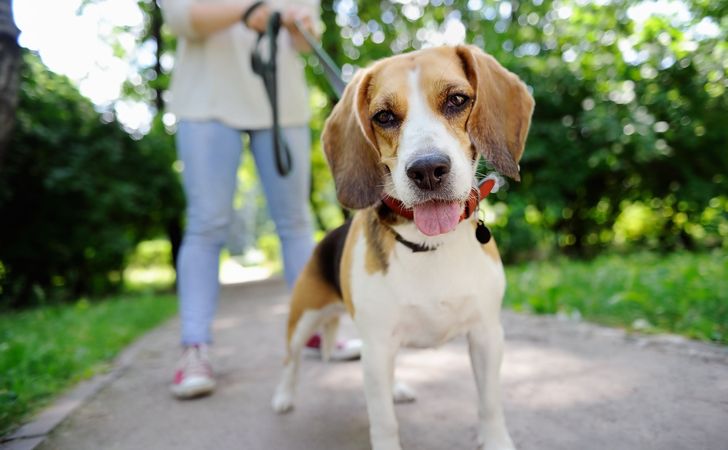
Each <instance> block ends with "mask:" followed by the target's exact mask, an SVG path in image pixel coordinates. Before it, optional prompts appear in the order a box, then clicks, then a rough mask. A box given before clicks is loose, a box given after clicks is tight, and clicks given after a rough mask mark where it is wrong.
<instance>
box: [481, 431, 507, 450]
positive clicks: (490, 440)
mask: <svg viewBox="0 0 728 450" xmlns="http://www.w3.org/2000/svg"><path fill="white" fill-rule="evenodd" d="M478 450H516V446H515V445H513V440H512V439H511V436H510V435H509V434H508V431H507V430H506V429H505V428H500V429H499V428H495V429H492V428H491V429H490V430H488V429H487V428H485V427H484V428H483V429H481V430H480V432H479V433H478Z"/></svg>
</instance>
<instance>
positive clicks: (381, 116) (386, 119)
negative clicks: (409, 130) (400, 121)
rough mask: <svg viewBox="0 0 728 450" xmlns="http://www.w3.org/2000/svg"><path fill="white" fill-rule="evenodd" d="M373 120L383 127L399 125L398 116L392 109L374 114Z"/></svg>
mask: <svg viewBox="0 0 728 450" xmlns="http://www.w3.org/2000/svg"><path fill="white" fill-rule="evenodd" d="M372 120H373V121H375V122H376V123H377V124H379V125H380V126H382V127H392V126H395V125H397V116H395V115H394V113H393V112H392V111H389V110H384V111H379V112H378V113H376V114H374V117H372Z"/></svg>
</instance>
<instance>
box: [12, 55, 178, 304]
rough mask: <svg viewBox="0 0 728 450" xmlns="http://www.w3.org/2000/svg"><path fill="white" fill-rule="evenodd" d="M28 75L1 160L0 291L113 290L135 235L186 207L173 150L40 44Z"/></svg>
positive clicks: (25, 299) (20, 299)
mask: <svg viewBox="0 0 728 450" xmlns="http://www.w3.org/2000/svg"><path fill="white" fill-rule="evenodd" d="M21 80H22V81H21V91H20V103H19V106H18V112H17V127H16V131H15V133H14V136H13V138H12V140H11V142H10V146H9V148H8V152H7V155H6V158H5V164H4V165H3V167H2V169H0V216H1V217H3V220H2V221H0V299H2V302H3V304H4V305H6V306H8V305H9V306H17V305H20V304H28V303H32V302H42V301H50V300H55V299H59V298H61V299H62V298H67V297H77V296H80V295H99V294H102V293H106V292H109V291H110V290H114V289H116V288H118V287H119V286H120V285H121V282H122V279H121V273H122V269H123V267H124V263H125V261H126V258H127V257H128V255H129V253H130V252H131V251H132V250H133V248H134V247H135V245H136V244H137V243H138V242H139V241H140V240H142V239H145V238H150V237H152V236H154V235H155V234H157V233H159V232H160V231H161V229H162V228H163V227H164V225H165V224H166V223H167V222H168V221H169V220H170V217H173V216H174V215H175V214H177V213H178V211H179V210H180V209H181V208H182V196H181V192H180V191H179V184H178V183H177V182H176V180H175V179H174V178H172V179H171V180H170V177H171V176H173V174H172V171H171V169H170V167H171V166H172V162H173V161H174V155H173V154H170V153H165V152H164V151H163V149H164V148H165V147H164V145H157V143H156V142H155V141H153V140H151V139H146V140H143V141H141V142H139V141H135V140H133V139H132V138H131V137H130V136H129V135H128V134H127V133H126V132H125V131H124V130H123V129H122V128H121V127H120V126H119V124H118V123H117V122H116V121H115V120H114V118H113V116H111V115H108V114H106V115H104V116H100V115H99V113H97V112H96V111H95V110H94V107H93V105H92V104H91V103H90V101H89V100H87V99H86V98H84V97H82V96H81V95H80V94H79V93H78V91H77V90H76V88H75V87H74V86H73V85H72V84H71V82H70V81H69V80H68V79H67V78H65V77H63V76H60V75H57V74H54V73H52V72H50V71H48V70H47V69H46V68H45V67H44V66H43V65H42V63H41V62H40V61H39V59H38V58H37V56H36V55H34V54H31V53H27V54H26V55H25V67H24V70H23V73H22V77H21Z"/></svg>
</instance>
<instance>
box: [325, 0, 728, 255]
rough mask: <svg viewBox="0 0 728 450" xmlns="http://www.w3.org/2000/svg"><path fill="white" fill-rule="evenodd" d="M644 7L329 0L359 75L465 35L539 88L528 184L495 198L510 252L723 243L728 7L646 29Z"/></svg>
mask: <svg viewBox="0 0 728 450" xmlns="http://www.w3.org/2000/svg"><path fill="white" fill-rule="evenodd" d="M641 4H642V3H641V2H637V1H627V0H618V1H614V2H607V3H605V2H587V3H585V2H580V1H570V0H563V1H558V2H543V1H540V0H534V1H528V2H515V1H486V0H468V1H464V0H431V1H430V2H429V4H428V3H426V2H402V3H390V2H384V1H382V2H364V3H361V2H359V3H356V2H350V1H344V0H341V1H325V2H323V5H322V7H323V16H322V17H323V20H324V22H325V25H326V31H325V33H324V36H323V42H324V47H325V48H327V49H328V50H329V51H330V52H332V53H333V55H334V57H335V59H336V60H337V61H338V62H339V63H340V64H341V65H342V66H343V67H344V72H345V73H351V72H352V71H353V69H354V68H355V67H357V66H364V65H366V64H368V63H369V62H371V61H373V60H375V59H378V58H380V57H384V56H389V55H391V54H393V53H401V52H405V51H409V50H413V49H417V48H421V47H423V46H428V45H438V44H442V43H454V42H457V41H458V40H460V39H462V38H464V40H465V41H466V42H470V43H474V44H476V45H478V46H479V47H481V48H483V49H484V50H486V51H487V52H489V53H491V54H492V55H493V56H495V57H496V58H497V59H498V60H499V61H501V62H502V63H503V64H504V65H505V66H506V67H508V68H509V69H510V70H512V71H514V72H516V73H517V74H519V75H520V76H521V78H523V79H524V80H525V81H526V82H527V83H528V84H529V86H530V87H531V88H532V90H533V95H534V97H535V98H536V110H535V113H534V117H533V124H532V128H531V133H530V135H529V140H528V145H527V149H526V152H525V154H524V158H523V161H522V164H521V167H522V173H523V181H522V183H521V184H519V185H517V186H512V188H511V189H510V190H509V192H507V193H500V194H498V195H497V196H495V197H494V198H493V199H492V200H490V203H491V211H495V212H497V213H498V219H497V221H496V222H495V226H496V227H501V228H504V229H505V230H504V231H505V232H504V233H499V234H498V235H499V237H501V239H500V243H501V245H502V246H503V247H504V248H505V249H506V253H507V254H508V255H509V257H510V258H517V257H519V255H520V256H533V253H534V251H535V252H536V253H537V254H542V253H543V252H548V251H550V250H551V249H554V248H557V249H562V250H563V251H565V252H567V253H571V254H575V255H592V254H594V253H596V252H598V251H600V250H601V249H604V248H606V247H608V246H611V245H613V244H615V243H617V244H620V243H624V244H630V243H631V245H636V244H639V245H646V246H650V247H655V248H664V249H670V248H676V247H687V248H697V247H701V246H715V245H721V244H722V243H723V242H724V241H726V238H727V237H728V209H726V204H728V199H726V196H725V192H726V178H725V175H724V174H725V173H728V152H726V148H725V145H726V144H725V143H726V142H728V128H726V127H725V126H724V125H723V126H721V124H725V123H728V112H727V111H728V97H727V96H725V95H724V92H725V90H726V87H727V86H728V80H727V79H726V74H725V72H726V64H725V61H727V60H728V58H727V57H726V56H727V55H726V52H727V49H728V46H727V45H726V30H728V27H727V26H726V25H727V24H728V20H727V19H726V10H727V8H726V7H725V5H724V2H710V1H697V0H696V1H692V2H686V3H685V5H686V6H687V7H689V8H690V10H689V16H690V17H689V19H677V18H674V17H673V18H669V17H666V16H660V15H652V16H651V17H649V18H647V19H646V20H645V21H644V22H643V23H641V24H640V23H637V22H636V21H635V20H633V19H632V18H631V17H630V14H628V11H630V8H631V7H639V6H640V5H641ZM721 5H722V6H721ZM709 28H713V30H714V31H713V32H712V33H707V34H706V33H702V34H701V32H700V31H699V30H700V29H709ZM317 72H320V70H319V69H318V68H317V67H315V65H314V66H313V67H312V73H313V74H314V79H316V80H318V81H317V82H318V83H321V81H320V77H317V76H316V75H317ZM322 89H323V90H325V91H326V89H327V88H325V87H322ZM333 101H335V99H333V98H331V99H330V102H329V105H330V104H332V103H333ZM327 112H328V108H324V109H322V114H327ZM635 211H636V212H638V213H639V214H635Z"/></svg>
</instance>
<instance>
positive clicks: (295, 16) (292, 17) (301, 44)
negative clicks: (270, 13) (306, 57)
mask: <svg viewBox="0 0 728 450" xmlns="http://www.w3.org/2000/svg"><path fill="white" fill-rule="evenodd" d="M281 22H282V23H283V26H284V27H286V29H287V30H288V32H289V33H290V34H291V38H292V40H293V46H294V47H295V48H296V50H298V51H309V50H311V47H310V46H309V45H308V42H306V39H304V37H303V35H302V34H301V32H300V31H299V30H298V28H297V27H296V22H298V24H299V25H300V26H301V28H302V29H303V30H305V31H307V32H308V33H309V34H310V35H312V36H314V37H316V38H318V30H317V29H316V23H315V21H314V18H313V15H312V14H311V9H310V8H306V7H301V6H289V7H288V8H286V9H285V11H283V13H282V14H281Z"/></svg>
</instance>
